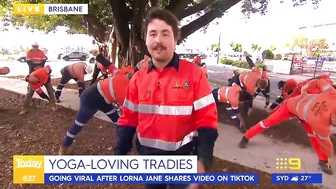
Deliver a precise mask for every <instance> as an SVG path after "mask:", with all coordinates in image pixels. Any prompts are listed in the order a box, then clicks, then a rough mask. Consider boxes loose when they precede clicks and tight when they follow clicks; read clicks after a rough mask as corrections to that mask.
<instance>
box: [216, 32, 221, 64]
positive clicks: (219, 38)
mask: <svg viewBox="0 0 336 189" xmlns="http://www.w3.org/2000/svg"><path fill="white" fill-rule="evenodd" d="M220 41H221V32H219V37H218V52H217V64H219V53H220V50H221V49H220Z"/></svg>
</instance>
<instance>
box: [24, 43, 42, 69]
mask: <svg viewBox="0 0 336 189" xmlns="http://www.w3.org/2000/svg"><path fill="white" fill-rule="evenodd" d="M32 47H33V48H32V49H31V50H29V51H28V52H27V55H26V62H27V64H28V66H29V74H30V73H32V72H33V71H34V70H36V69H39V68H43V67H44V65H45V63H46V61H47V57H46V56H45V54H44V52H43V51H42V50H40V49H39V44H38V43H36V42H35V43H33V45H32Z"/></svg>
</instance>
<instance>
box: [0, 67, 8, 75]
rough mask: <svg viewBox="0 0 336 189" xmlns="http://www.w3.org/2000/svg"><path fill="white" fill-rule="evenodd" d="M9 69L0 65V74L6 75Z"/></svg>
mask: <svg viewBox="0 0 336 189" xmlns="http://www.w3.org/2000/svg"><path fill="white" fill-rule="evenodd" d="M9 72H10V69H9V68H8V67H2V68H0V75H7V74H9Z"/></svg>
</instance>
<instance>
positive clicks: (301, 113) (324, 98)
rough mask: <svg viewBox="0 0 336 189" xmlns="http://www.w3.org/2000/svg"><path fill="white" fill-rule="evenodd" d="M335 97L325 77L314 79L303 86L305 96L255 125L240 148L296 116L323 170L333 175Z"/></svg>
mask: <svg viewBox="0 0 336 189" xmlns="http://www.w3.org/2000/svg"><path fill="white" fill-rule="evenodd" d="M309 90H320V94H308V93H307V91H309ZM335 99H336V90H335V88H334V87H333V86H332V85H331V84H330V83H329V82H327V81H325V80H324V79H315V80H311V81H309V82H308V83H307V84H306V85H305V86H304V87H302V89H301V95H298V96H295V97H292V98H289V99H288V100H286V101H285V102H283V103H282V104H281V105H279V107H278V108H277V109H276V110H275V111H274V112H273V113H272V114H271V115H270V116H269V117H268V118H266V119H264V120H262V121H260V122H259V123H258V124H256V125H255V126H253V127H251V128H250V129H249V130H248V131H247V132H246V133H245V135H244V136H243V138H242V140H241V141H240V143H239V147H240V148H245V147H246V145H247V144H248V142H249V140H251V139H252V138H253V137H255V136H256V135H257V134H259V133H261V132H263V131H265V130H266V129H267V128H270V127H274V126H276V125H278V124H279V123H281V122H283V121H286V120H288V119H290V118H293V117H296V118H298V119H299V120H300V122H301V123H302V125H303V127H304V128H305V130H306V131H307V133H308V136H309V139H310V142H311V144H312V146H313V147H314V149H315V151H316V153H317V156H318V158H319V165H320V167H321V169H322V170H323V171H324V172H325V173H327V174H333V172H332V170H331V166H332V158H333V154H334V152H333V145H332V142H331V140H330V134H331V127H330V125H332V126H334V127H335V126H336V106H335V103H336V101H335Z"/></svg>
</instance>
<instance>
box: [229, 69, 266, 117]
mask: <svg viewBox="0 0 336 189" xmlns="http://www.w3.org/2000/svg"><path fill="white" fill-rule="evenodd" d="M233 83H236V84H238V85H240V86H241V87H242V89H243V90H244V91H246V92H248V93H249V94H250V95H251V96H254V95H255V91H256V89H257V88H259V89H262V90H263V89H266V88H267V86H268V82H267V80H266V79H263V75H262V72H260V70H258V69H257V68H256V67H253V68H252V70H251V71H244V72H242V73H240V74H237V75H235V76H233V77H232V78H231V79H230V82H229V86H232V85H233ZM252 107H253V100H250V101H246V102H244V110H245V113H247V114H248V115H250V114H251V111H252Z"/></svg>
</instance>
